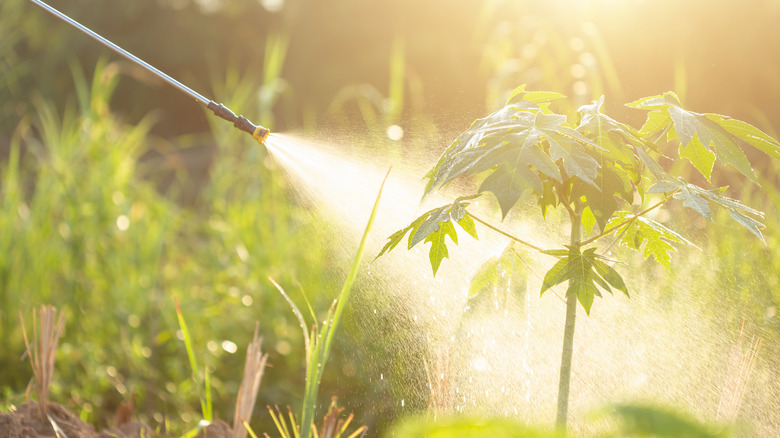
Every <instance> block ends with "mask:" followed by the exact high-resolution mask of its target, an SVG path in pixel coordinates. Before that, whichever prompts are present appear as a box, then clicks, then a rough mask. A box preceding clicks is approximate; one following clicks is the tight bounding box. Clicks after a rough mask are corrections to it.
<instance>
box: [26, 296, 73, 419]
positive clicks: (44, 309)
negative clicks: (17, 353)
mask: <svg viewBox="0 0 780 438" xmlns="http://www.w3.org/2000/svg"><path fill="white" fill-rule="evenodd" d="M40 317H41V332H40V336H39V333H38V320H37V315H36V313H35V309H33V336H32V342H30V340H29V338H28V337H27V331H26V330H25V328H24V317H23V316H22V314H21V313H19V320H20V321H21V324H22V336H24V345H25V348H26V349H27V356H28V357H29V358H30V365H32V368H33V376H34V377H35V385H36V393H37V395H38V411H39V413H40V415H41V418H46V404H47V402H48V398H49V386H50V385H51V377H52V375H53V374H54V359H55V356H56V354H57V343H58V342H59V340H60V336H61V335H62V332H63V331H64V330H65V318H64V316H63V314H62V313H61V312H60V313H59V317H57V309H55V308H54V306H41V309H40ZM55 319H56V324H55Z"/></svg>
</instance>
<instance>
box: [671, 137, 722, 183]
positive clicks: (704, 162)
mask: <svg viewBox="0 0 780 438" xmlns="http://www.w3.org/2000/svg"><path fill="white" fill-rule="evenodd" d="M677 153H678V155H679V156H680V158H685V159H687V160H688V161H690V162H691V164H693V167H695V168H696V170H698V171H699V173H701V174H702V175H703V176H704V177H705V178H707V181H710V180H711V179H712V168H713V167H714V165H715V154H714V153H713V152H711V151H710V150H709V149H707V148H706V147H705V146H704V145H703V144H702V143H701V141H699V137H698V134H694V135H693V138H692V139H691V141H690V142H689V143H688V144H685V145H684V144H683V143H680V146H679V148H678V152H677Z"/></svg>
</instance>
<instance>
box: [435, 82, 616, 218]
mask: <svg viewBox="0 0 780 438" xmlns="http://www.w3.org/2000/svg"><path fill="white" fill-rule="evenodd" d="M560 97H562V95H560V94H558V93H550V92H538V93H537V92H533V93H528V92H525V88H524V87H518V88H517V89H516V90H515V91H514V92H513V93H512V96H511V97H510V100H509V103H508V104H507V106H505V107H504V108H501V109H500V110H498V111H496V112H494V113H492V114H490V115H488V116H487V117H485V118H482V119H478V120H476V121H475V122H474V123H472V125H471V126H470V127H469V129H468V130H466V132H464V133H463V134H461V135H460V136H458V138H456V139H455V141H454V142H453V143H452V144H451V145H450V147H448V148H447V150H445V151H444V153H443V154H442V156H441V157H440V158H439V161H438V162H437V163H436V165H435V166H434V168H433V169H432V170H431V171H430V172H429V173H428V174H427V175H426V178H427V179H428V183H427V184H426V187H425V194H424V195H427V194H428V193H430V192H431V191H432V190H434V189H435V188H437V187H440V186H442V185H444V184H447V183H448V182H450V181H452V180H453V179H454V178H457V177H458V176H461V175H465V176H469V175H474V174H477V173H481V172H485V171H491V173H490V174H489V175H488V176H487V177H486V179H485V180H484V182H483V183H482V186H481V188H480V191H489V192H492V193H493V194H494V195H496V197H497V199H498V201H499V204H500V205H501V209H502V213H503V215H504V216H506V214H507V213H508V211H509V210H510V209H511V208H512V207H513V206H514V205H515V204H516V203H517V200H518V199H519V198H520V196H521V195H522V193H523V192H524V191H526V190H533V191H534V192H535V193H536V194H537V196H538V197H539V198H542V197H544V196H545V187H544V181H545V180H547V179H548V178H549V179H553V180H555V181H556V182H559V183H562V182H563V175H562V174H561V168H562V169H563V170H565V171H566V172H567V173H568V174H569V175H570V176H577V177H578V178H580V179H582V180H583V181H585V182H586V183H589V184H592V185H594V186H595V185H596V183H595V181H594V179H595V178H596V174H597V169H598V167H599V163H598V162H597V161H596V160H595V159H594V158H593V157H592V156H591V155H589V153H588V151H589V150H591V151H599V152H609V151H608V150H607V149H605V148H602V147H601V146H599V144H598V143H596V142H594V141H592V140H591V139H589V138H588V137H587V136H585V135H583V134H582V133H580V132H578V131H577V130H576V129H573V128H571V127H569V126H567V124H566V116H564V115H560V114H553V113H551V112H549V111H547V110H544V108H543V106H542V104H543V103H547V102H549V101H550V100H552V99H556V98H560ZM610 120H611V119H610ZM626 132H628V131H626ZM624 152H625V151H624ZM629 158H630V157H629V156H628V155H626V160H628V159H629ZM559 160H560V165H559V164H558V163H556V162H557V161H559ZM547 205H548V206H549V205H550V204H549V203H548V204H547ZM424 231H428V230H427V228H426V229H425V230H424Z"/></svg>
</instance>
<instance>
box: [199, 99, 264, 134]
mask: <svg viewBox="0 0 780 438" xmlns="http://www.w3.org/2000/svg"><path fill="white" fill-rule="evenodd" d="M206 107H207V108H208V109H210V110H211V111H213V112H214V114H216V115H217V116H219V117H221V118H223V119H225V120H227V121H229V122H233V126H235V127H236V128H238V129H239V130H241V131H244V132H246V133H248V134H252V138H254V139H255V140H256V141H257V142H258V143H260V144H263V143H265V140H266V139H267V138H268V134H270V133H271V131H270V130H269V129H268V128H264V127H262V126H260V125H255V124H254V123H252V122H250V121H249V120H248V119H247V118H246V117H244V116H237V115H235V113H233V111H231V110H230V108H228V107H226V106H225V105H222V104H221V103H216V102H214V101H211V102H209V103H208V104H207V105H206Z"/></svg>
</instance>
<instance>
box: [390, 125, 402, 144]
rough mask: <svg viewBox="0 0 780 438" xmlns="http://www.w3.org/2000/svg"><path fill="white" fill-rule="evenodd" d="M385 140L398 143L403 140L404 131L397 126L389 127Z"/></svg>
mask: <svg viewBox="0 0 780 438" xmlns="http://www.w3.org/2000/svg"><path fill="white" fill-rule="evenodd" d="M387 138H389V139H390V140H393V141H398V140H400V139H402V138H404V129H403V128H401V127H400V126H398V125H390V126H389V127H388V128H387Z"/></svg>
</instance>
